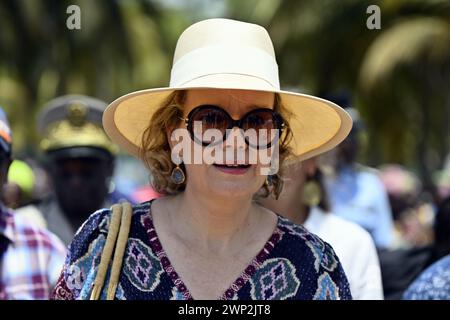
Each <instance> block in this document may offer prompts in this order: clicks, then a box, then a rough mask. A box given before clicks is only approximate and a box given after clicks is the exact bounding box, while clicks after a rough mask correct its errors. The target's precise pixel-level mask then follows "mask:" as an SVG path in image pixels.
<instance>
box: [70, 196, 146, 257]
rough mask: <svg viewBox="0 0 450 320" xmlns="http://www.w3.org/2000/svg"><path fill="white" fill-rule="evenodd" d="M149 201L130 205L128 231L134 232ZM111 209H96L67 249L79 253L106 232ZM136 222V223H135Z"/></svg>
mask: <svg viewBox="0 0 450 320" xmlns="http://www.w3.org/2000/svg"><path fill="white" fill-rule="evenodd" d="M150 206H151V201H147V202H143V203H139V204H135V205H132V209H133V215H132V225H131V230H130V233H135V230H134V229H135V227H136V225H139V224H140V223H141V220H142V216H143V215H145V214H147V213H148V212H149V210H150ZM111 217H112V210H111V208H104V209H100V210H97V211H96V212H94V213H93V214H92V215H90V216H89V218H88V219H87V220H86V221H85V222H84V223H83V224H82V225H81V227H80V228H79V229H78V231H77V232H76V233H75V236H74V238H73V240H72V242H71V244H70V245H69V251H70V253H71V254H72V255H75V256H77V255H79V254H80V253H84V252H86V251H88V247H89V245H90V244H91V243H92V242H93V241H95V240H96V239H98V237H99V236H102V235H103V236H104V237H106V235H107V234H108V230H109V225H110V222H111ZM135 222H137V223H135Z"/></svg>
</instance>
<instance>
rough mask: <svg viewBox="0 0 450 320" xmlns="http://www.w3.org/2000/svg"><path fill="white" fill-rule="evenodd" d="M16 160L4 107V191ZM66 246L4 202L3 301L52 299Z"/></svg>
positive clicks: (0, 163) (0, 246) (0, 238)
mask: <svg viewBox="0 0 450 320" xmlns="http://www.w3.org/2000/svg"><path fill="white" fill-rule="evenodd" d="M11 162H12V134H11V130H10V127H9V123H8V119H7V117H6V114H5V112H4V111H3V109H2V108H0V193H1V199H4V197H3V190H4V189H3V186H4V184H5V183H6V181H7V175H8V169H9V167H10V165H11ZM65 255H66V248H65V246H64V244H63V243H62V242H61V241H60V240H59V239H58V238H57V237H56V236H55V235H54V234H52V233H50V232H48V231H46V230H45V229H40V228H37V227H36V226H34V225H32V224H30V223H28V222H27V221H26V220H24V219H21V218H20V217H19V216H17V215H15V213H14V211H13V210H12V209H10V208H7V207H6V206H5V204H4V203H3V201H2V202H1V203H0V300H13V299H20V300H24V299H27V300H28V299H30V300H35V299H49V298H50V292H51V290H52V289H53V286H54V285H55V284H56V280H57V278H58V275H59V273H60V271H61V269H62V267H63V264H64V258H65Z"/></svg>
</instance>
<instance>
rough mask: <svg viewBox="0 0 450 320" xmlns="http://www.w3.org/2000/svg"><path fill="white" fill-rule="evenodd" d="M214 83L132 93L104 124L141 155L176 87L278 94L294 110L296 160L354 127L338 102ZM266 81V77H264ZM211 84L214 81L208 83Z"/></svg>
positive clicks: (252, 83)
mask: <svg viewBox="0 0 450 320" xmlns="http://www.w3.org/2000/svg"><path fill="white" fill-rule="evenodd" d="M230 80H231V81H229V82H227V81H221V82H213V83H220V85H214V86H211V85H205V83H204V84H202V83H199V82H197V83H190V84H189V86H183V87H177V88H157V89H147V90H141V91H136V92H132V93H129V94H127V95H124V96H122V97H120V98H118V99H116V100H115V101H113V102H112V103H111V104H110V105H109V106H108V107H107V108H106V110H105V112H104V113H103V127H104V129H105V132H106V133H107V134H108V136H109V137H110V139H111V140H112V141H113V142H115V143H117V144H118V145H119V146H120V147H121V148H123V149H124V150H125V151H127V152H129V153H130V154H132V155H134V156H136V157H139V150H140V145H141V140H142V134H143V133H144V130H145V129H146V128H147V127H148V125H149V124H150V119H151V117H152V116H153V114H154V112H155V111H156V110H157V109H158V108H159V107H160V106H161V105H162V103H164V101H165V100H166V99H167V98H168V97H169V96H170V94H172V93H173V92H174V91H177V90H195V89H239V90H257V91H264V92H273V93H278V94H279V95H280V97H281V100H282V103H283V106H284V107H285V108H287V109H288V111H289V112H290V113H291V115H292V116H291V117H290V118H288V119H285V120H286V121H287V122H288V123H289V125H290V127H291V130H292V133H293V139H292V141H291V148H292V151H293V153H294V156H295V160H306V159H308V158H311V157H314V156H316V155H319V154H321V153H324V152H326V151H328V150H330V149H332V148H334V147H335V146H337V145H338V144H339V143H340V142H342V141H343V140H344V139H345V137H346V136H347V135H348V133H349V132H350V130H351V128H352V119H351V117H350V115H349V114H348V113H347V112H346V111H345V110H344V109H343V108H341V107H339V106H338V105H336V104H335V103H333V102H331V101H328V100H325V99H321V98H318V97H315V96H311V95H307V94H301V93H296V92H290V91H283V90H274V89H269V88H268V87H267V83H266V84H265V85H261V83H260V84H255V81H254V80H255V79H253V81H249V83H248V85H247V84H245V83H242V77H240V78H239V80H240V82H239V86H236V82H233V81H232V79H230ZM261 81H263V80H261ZM209 83H211V82H209Z"/></svg>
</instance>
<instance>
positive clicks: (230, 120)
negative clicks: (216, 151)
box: [180, 104, 285, 149]
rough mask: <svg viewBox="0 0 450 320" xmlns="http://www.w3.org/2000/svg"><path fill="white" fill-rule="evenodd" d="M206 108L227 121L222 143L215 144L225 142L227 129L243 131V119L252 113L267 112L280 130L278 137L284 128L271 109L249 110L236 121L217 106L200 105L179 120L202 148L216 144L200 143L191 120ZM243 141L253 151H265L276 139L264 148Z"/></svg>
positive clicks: (276, 114)
mask: <svg viewBox="0 0 450 320" xmlns="http://www.w3.org/2000/svg"><path fill="white" fill-rule="evenodd" d="M207 108H208V109H213V110H216V111H219V112H221V113H223V114H224V115H225V117H226V119H227V121H228V126H227V128H225V133H224V135H223V138H222V141H218V142H217V143H220V142H223V141H226V139H227V133H226V130H228V129H233V128H234V127H238V128H239V129H241V130H244V129H243V128H242V125H243V123H244V121H245V119H246V118H247V117H249V116H250V115H252V114H254V113H259V112H269V113H271V115H272V119H273V120H274V122H275V123H276V125H277V128H276V129H278V130H280V135H279V136H281V133H282V132H283V130H284V127H285V123H284V119H283V117H282V116H281V115H280V114H279V113H278V112H276V111H274V110H272V109H269V108H257V109H253V110H250V111H249V112H247V113H246V114H244V116H243V117H242V118H240V119H238V120H234V119H233V118H232V117H231V115H230V114H229V113H228V112H227V111H226V110H225V109H223V108H221V107H219V106H215V105H210V104H204V105H200V106H197V107H195V108H194V109H192V110H191V112H189V114H188V115H187V117H186V118H180V120H183V121H184V124H185V125H186V128H187V130H188V131H189V134H190V136H191V139H192V140H193V141H195V142H197V143H198V144H201V145H203V146H211V145H215V144H217V143H216V141H214V143H212V144H211V143H207V142H203V141H200V140H199V139H198V138H197V137H196V136H195V135H194V128H193V121H194V120H193V118H194V116H195V114H196V113H198V112H200V111H202V110H204V109H207ZM279 136H278V137H279ZM244 140H245V143H246V144H247V145H248V146H251V147H253V148H255V149H266V148H270V147H271V146H272V143H273V142H274V141H276V140H278V139H274V140H272V141H270V142H269V143H268V144H267V145H265V146H259V145H257V146H253V145H251V144H250V142H249V141H248V139H247V138H245V139H244Z"/></svg>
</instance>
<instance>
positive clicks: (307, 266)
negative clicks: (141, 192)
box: [53, 201, 351, 300]
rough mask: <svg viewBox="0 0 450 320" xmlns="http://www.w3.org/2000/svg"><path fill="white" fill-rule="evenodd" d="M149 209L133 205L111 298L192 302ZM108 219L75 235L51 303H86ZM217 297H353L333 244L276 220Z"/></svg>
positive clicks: (102, 216)
mask: <svg viewBox="0 0 450 320" xmlns="http://www.w3.org/2000/svg"><path fill="white" fill-rule="evenodd" d="M150 208H151V201H150V202H145V203H142V204H140V205H136V206H134V207H133V218H132V224H131V230H130V235H129V238H128V243H127V247H126V250H125V254H124V258H123V265H122V272H121V274H120V278H119V285H118V288H117V291H116V296H115V298H116V299H126V300H133V299H134V300H169V299H176V300H180V299H182V300H189V299H192V296H191V294H190V292H189V288H187V287H186V285H185V284H184V283H183V280H182V279H180V277H179V276H178V274H177V272H176V271H175V270H174V268H173V266H172V264H171V262H170V260H169V258H168V257H167V255H166V253H165V251H164V248H163V247H162V245H161V242H160V241H159V239H158V235H157V234H156V231H155V228H154V226H153V221H152V215H151V210H150ZM110 218H111V210H109V209H103V210H100V211H97V212H96V213H94V214H93V215H92V216H91V217H90V218H89V219H88V220H87V221H86V222H85V223H84V224H83V226H82V227H81V228H80V230H79V231H78V232H77V234H76V235H75V238H74V240H73V241H72V243H71V245H70V247H69V254H68V256H67V258H66V262H65V265H64V268H63V271H62V273H61V276H60V278H59V281H58V284H57V286H56V288H55V290H54V292H53V298H54V299H66V300H67V299H89V297H90V294H91V290H92V287H93V282H94V279H95V276H96V273H97V269H98V265H99V263H100V257H101V253H102V249H103V246H104V244H105V241H106V235H107V232H108V225H109V221H110ZM107 279H108V275H107ZM107 286H108V283H107V282H106V283H105V285H104V289H103V291H102V295H101V298H105V297H106V291H107ZM221 299H232V300H237V299H243V300H271V299H274V300H281V299H351V294H350V289H349V284H348V282H347V278H346V276H345V274H344V271H343V269H342V266H341V264H340V262H339V260H338V258H337V257H336V255H335V253H334V251H333V249H332V248H331V246H330V245H329V244H327V243H325V242H324V241H322V240H321V239H320V238H319V237H317V236H315V235H313V234H311V233H309V232H308V231H306V229H304V228H303V227H301V226H298V225H295V224H293V223H292V222H290V221H289V220H286V219H284V218H281V217H279V218H278V223H277V227H276V228H275V230H274V232H273V234H272V236H271V237H270V238H269V240H268V241H267V242H266V244H265V245H264V247H263V248H262V249H261V251H260V252H259V253H258V254H257V255H256V256H255V257H254V259H253V260H252V261H251V262H250V263H249V265H248V266H247V267H246V268H245V269H244V270H243V272H242V273H241V275H240V276H239V277H238V278H237V279H236V280H235V281H234V283H232V284H231V285H230V287H229V288H228V289H227V290H226V291H225V292H224V293H223V295H222V296H221Z"/></svg>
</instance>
